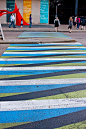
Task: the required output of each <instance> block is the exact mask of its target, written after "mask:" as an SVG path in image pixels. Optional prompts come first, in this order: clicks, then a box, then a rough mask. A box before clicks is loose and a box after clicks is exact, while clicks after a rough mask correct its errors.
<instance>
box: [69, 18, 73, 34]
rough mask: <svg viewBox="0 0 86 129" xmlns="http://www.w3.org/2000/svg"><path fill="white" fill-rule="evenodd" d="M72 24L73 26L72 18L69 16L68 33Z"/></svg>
mask: <svg viewBox="0 0 86 129" xmlns="http://www.w3.org/2000/svg"><path fill="white" fill-rule="evenodd" d="M72 26H73V18H72V17H70V18H69V26H68V29H69V33H71V31H72Z"/></svg>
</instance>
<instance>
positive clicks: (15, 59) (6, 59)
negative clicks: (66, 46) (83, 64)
mask: <svg viewBox="0 0 86 129" xmlns="http://www.w3.org/2000/svg"><path fill="white" fill-rule="evenodd" d="M21 60H22V61H26V60H28V61H29V60H30V61H32V60H34V61H36V60H63V61H65V60H86V58H42V59H41V58H39V59H35V58H31V59H29V58H22V59H21V58H18V59H17V58H12V59H8V58H1V59H0V61H21Z"/></svg>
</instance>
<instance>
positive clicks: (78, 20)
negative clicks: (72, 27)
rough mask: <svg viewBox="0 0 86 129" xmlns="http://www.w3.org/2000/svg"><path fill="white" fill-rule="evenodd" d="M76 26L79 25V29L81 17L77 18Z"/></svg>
mask: <svg viewBox="0 0 86 129" xmlns="http://www.w3.org/2000/svg"><path fill="white" fill-rule="evenodd" d="M76 24H77V29H79V26H80V18H79V16H78V17H77V18H76Z"/></svg>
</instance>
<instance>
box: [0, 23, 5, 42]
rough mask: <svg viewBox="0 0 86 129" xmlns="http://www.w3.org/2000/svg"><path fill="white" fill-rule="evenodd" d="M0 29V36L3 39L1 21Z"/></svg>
mask: <svg viewBox="0 0 86 129" xmlns="http://www.w3.org/2000/svg"><path fill="white" fill-rule="evenodd" d="M0 31H1V35H0V36H1V38H2V39H3V40H5V38H4V33H3V30H2V26H1V23H0Z"/></svg>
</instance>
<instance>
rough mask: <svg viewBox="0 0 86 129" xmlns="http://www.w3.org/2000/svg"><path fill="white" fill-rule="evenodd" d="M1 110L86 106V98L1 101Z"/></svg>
mask: <svg viewBox="0 0 86 129" xmlns="http://www.w3.org/2000/svg"><path fill="white" fill-rule="evenodd" d="M0 104H1V108H0V111H15V110H17V111H18V110H34V109H56V108H71V107H86V98H72V99H51V100H29V101H7V102H0Z"/></svg>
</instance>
